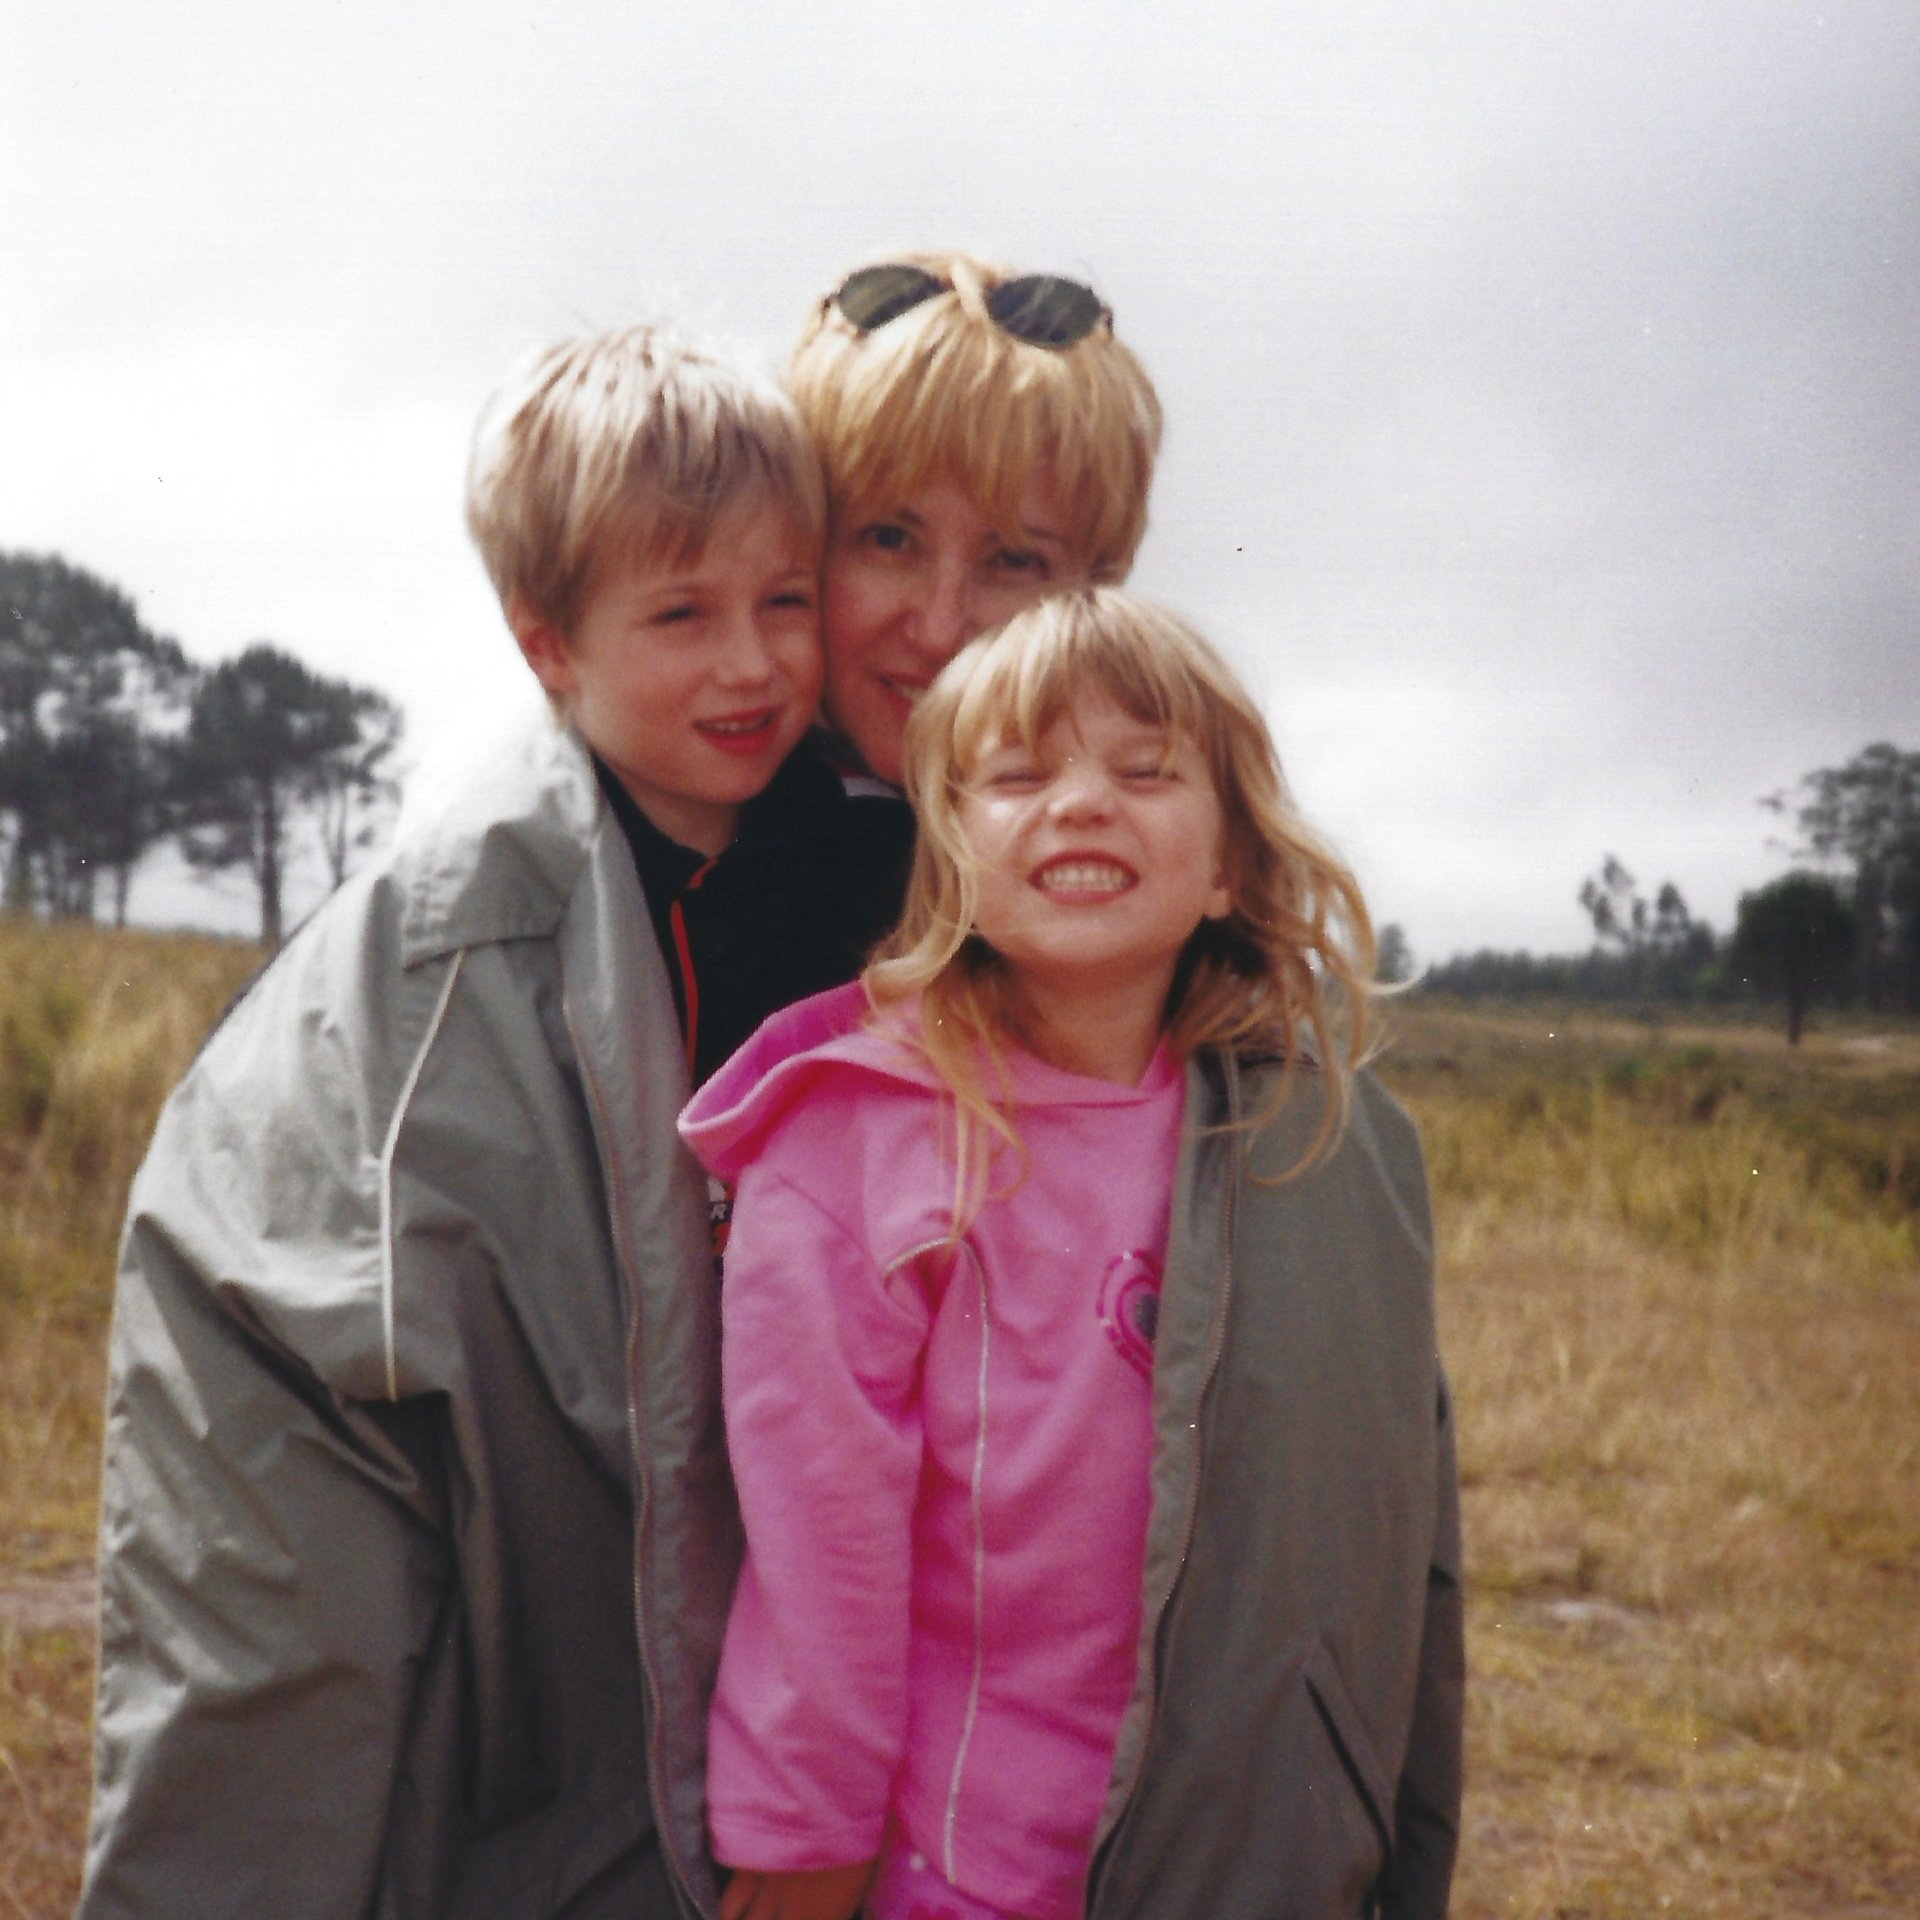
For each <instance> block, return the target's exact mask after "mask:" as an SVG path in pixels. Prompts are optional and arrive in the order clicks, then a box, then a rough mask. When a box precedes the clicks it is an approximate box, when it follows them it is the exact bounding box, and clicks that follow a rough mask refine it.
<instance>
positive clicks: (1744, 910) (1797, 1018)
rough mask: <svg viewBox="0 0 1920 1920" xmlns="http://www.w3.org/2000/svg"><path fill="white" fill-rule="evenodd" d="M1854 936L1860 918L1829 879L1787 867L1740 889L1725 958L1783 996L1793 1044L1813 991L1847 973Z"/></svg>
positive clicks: (1740, 973) (1737, 972)
mask: <svg viewBox="0 0 1920 1920" xmlns="http://www.w3.org/2000/svg"><path fill="white" fill-rule="evenodd" d="M1859 938H1860V923H1859V920H1858V918H1857V916H1856V915H1855V913H1854V911H1853V909H1852V907H1850V906H1849V905H1848V904H1847V902H1846V900H1845V899H1844V898H1843V897H1842V896H1841V894H1840V893H1839V891H1838V890H1837V889H1836V888H1835V887H1834V885H1833V882H1832V881H1830V880H1825V879H1822V878H1821V876H1820V875H1818V874H1815V873H1790V874H1788V875H1787V876H1786V877H1785V878H1784V879H1782V880H1775V881H1774V882H1772V883H1771V884H1770V885H1768V886H1764V887H1762V888H1760V890H1759V891H1758V892H1757V893H1747V894H1742V895H1741V897H1740V913H1739V918H1738V920H1737V921H1736V922H1735V925H1734V930H1733V941H1732V944H1731V946H1730V948H1729V949H1728V954H1727V964H1728V967H1729V968H1730V969H1731V971H1732V972H1733V973H1734V974H1735V975H1736V976H1738V977H1740V978H1742V979H1744V980H1747V981H1748V982H1750V983H1751V984H1752V985H1754V986H1756V987H1758V988H1759V989H1760V990H1761V991H1762V992H1764V993H1778V994H1780V995H1781V996H1782V997H1783V998H1784V999H1785V1001H1786V1006H1787V1041H1788V1043H1789V1045H1792V1046H1796V1047H1797V1046H1798V1045H1799V1044H1800V1035H1801V1033H1802V1032H1803V1031H1804V1030H1805V1027H1806V1023H1807V1009H1808V1008H1809V1007H1810V1006H1811V1005H1812V1004H1813V997H1814V995H1815V994H1816V993H1818V992H1819V991H1820V990H1821V989H1822V988H1825V987H1831V986H1834V985H1836V984H1838V983H1839V982H1840V981H1843V980H1844V979H1845V978H1846V975H1847V970H1848V968H1849V967H1850V966H1851V965H1852V963H1853V957H1854V952H1855V949H1856V948H1857V946H1858V944H1859Z"/></svg>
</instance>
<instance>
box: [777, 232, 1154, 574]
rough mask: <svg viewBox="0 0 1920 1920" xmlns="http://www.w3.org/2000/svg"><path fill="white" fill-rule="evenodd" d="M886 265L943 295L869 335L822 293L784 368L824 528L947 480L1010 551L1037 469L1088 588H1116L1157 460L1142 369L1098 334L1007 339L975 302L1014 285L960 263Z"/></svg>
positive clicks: (981, 267) (919, 259) (1003, 276)
mask: <svg viewBox="0 0 1920 1920" xmlns="http://www.w3.org/2000/svg"><path fill="white" fill-rule="evenodd" d="M887 258H888V259H889V260H891V261H897V262H899V263H900V264H902V265H910V266H917V267H921V268H924V269H925V270H926V271H927V272H929V273H931V274H933V275H935V276H936V277H937V278H939V279H941V280H944V281H946V282H947V285H948V291H947V292H945V293H941V294H937V295H935V296H934V297H933V298H932V299H930V300H925V301H922V302H921V303H920V304H919V305H918V306H916V307H912V308H910V309H909V310H908V311H907V312H905V313H903V314H901V315H900V316H899V317H898V318H897V319H893V320H889V321H887V322H886V323H885V324H884V325H882V326H878V327H875V328H874V329H873V330H872V332H870V333H863V332H862V331H861V330H860V329H859V328H858V327H856V326H855V325H854V324H853V323H852V322H851V321H850V320H848V319H847V318H846V317H845V316H844V315H843V314H842V313H841V312H840V310H839V308H838V307H837V306H836V305H835V304H834V301H833V296H832V295H831V294H828V295H827V296H826V297H825V298H824V299H823V300H822V301H821V302H820V304H819V306H818V307H817V308H816V309H815V310H814V313H813V315H812V317H811V319H810V320H809V321H808V323H807V326H806V328H805V330H804V331H803V332H802V334H801V336H800V343H799V345H798V346H797V347H796V348H795V349H794V353H793V359H792V361H791V362H790V363H789V365H788V368H787V389H788V391H789V392H790V393H791V394H792V395H793V397H794V400H795V401H796V402H797V403H798V405H799V408H800V412H801V415H802V417H803V418H804V419H805V421H806V423H807V426H808V428H809V429H810V430H811V432H812V434H813V437H814V441H815V443H816V444H817V445H818V447H819V449H820V457H821V459H822V460H823V461H824V462H825V464H826V469H827V490H828V494H829V496H830V498H831V502H832V508H833V515H834V519H835V520H836V522H844V521H847V520H853V519H859V518H861V517H863V516H866V515H869V514H874V513H891V512H892V511H893V510H894V509H895V508H897V507H898V506H899V505H900V504H901V502H902V501H904V500H906V499H908V498H909V497H910V496H912V495H913V494H915V493H918V492H919V491H921V490H922V489H923V488H924V487H926V486H928V485H932V484H939V483H942V482H948V483H952V484H955V485H958V486H959V487H960V488H961V489H962V490H963V491H964V492H965V493H966V494H967V496H968V498H969V499H971V500H972V501H973V503H974V505H975V506H977V507H978V508H979V509H980V511H981V513H982V514H984V515H985V516H986V518H987V520H988V521H989V523H990V524H991V525H992V526H993V527H994V528H995V529H996V530H997V531H998V532H999V533H1000V534H1001V536H1002V537H1003V538H1005V539H1007V540H1009V541H1011V542H1013V543H1014V544H1016V545H1020V544H1024V541H1025V536H1024V535H1023V534H1022V533H1021V531H1020V502H1021V497H1022V495H1023V494H1024V493H1025V491H1026V487H1027V483H1028V481H1029V479H1030V477H1031V476H1032V475H1034V474H1035V473H1036V472H1040V471H1044V472H1045V474H1046V475H1047V476H1048V477H1049V478H1050V480H1051V481H1052V484H1053V489H1054V492H1055V495H1056V496H1057V498H1058V500H1059V502H1060V504H1061V507H1062V509H1063V510H1064V512H1065V513H1066V514H1067V516H1068V521H1069V525H1068V528H1067V532H1068V536H1069V539H1070V542H1071V544H1072V546H1073V549H1074V552H1075V556H1076V558H1078V559H1079V560H1080V562H1081V563H1082V564H1083V565H1084V567H1085V569H1086V572H1087V576H1088V578H1089V579H1093V580H1121V579H1124V578H1125V577H1126V574H1127V570H1128V568H1129V567H1131V566H1132V564H1133V556H1134V554H1135V552H1136V551H1137V550H1138V549H1139V546H1140V541H1141V537H1142V536H1143V535H1144V534H1145V532H1146V530H1147V490H1148V487H1149V486H1150V485H1151V483H1152V480H1153V462H1154V456H1155V454H1156V453H1157V452H1158V450H1159V446H1160V401H1159V398H1158V396H1157V395H1156V394H1155V393H1154V390H1153V383H1152V382H1151V381H1150V380H1149V379H1148V378H1147V375H1146V369H1145V368H1143V367H1142V366H1141V364H1140V362H1139V361H1138V360H1136V359H1135V358H1134V356H1133V354H1132V353H1131V352H1130V351H1129V350H1128V348H1127V347H1126V346H1125V345H1124V344H1123V343H1122V342H1121V341H1120V340H1118V339H1116V338H1115V337H1114V333H1113V329H1112V327H1111V325H1110V324H1102V325H1100V326H1098V327H1096V328H1095V329H1094V330H1093V331H1092V332H1091V333H1090V334H1088V335H1087V336H1086V338H1085V339H1083V340H1080V341H1077V342H1075V343H1074V344H1073V345H1072V346H1069V347H1043V346H1034V345H1031V344H1029V343H1028V342H1026V341H1023V340H1017V339H1015V338H1014V336H1013V335H1012V334H1010V333H1007V332H1004V331H1003V330H1002V329H1001V328H1000V327H999V326H998V325H997V324H996V323H995V322H994V321H993V319H992V318H991V317H990V316H989V315H988V313H987V309H986V304H985V302H986V296H987V294H988V293H990V292H991V291H992V290H993V289H994V288H995V287H997V286H999V285H1001V284H1002V283H1003V282H1004V281H1006V280H1008V279H1011V278H1013V277H1014V276H1013V275H1011V274H1009V273H1007V272H1005V271H1004V270H1003V269H1001V268H999V267H993V266H989V265H987V264H986V263H985V262H984V261H981V260H977V259H974V258H973V257H972V256H971V255H969V254H964V253H902V254H893V255H889V256H887Z"/></svg>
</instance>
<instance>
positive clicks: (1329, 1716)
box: [1302, 1640, 1393, 1858]
mask: <svg viewBox="0 0 1920 1920" xmlns="http://www.w3.org/2000/svg"><path fill="white" fill-rule="evenodd" d="M1302 1672H1303V1674H1304V1676H1305V1678H1306V1682H1307V1691H1308V1692H1309V1693H1310V1694H1312V1696H1313V1703H1314V1705H1315V1706H1316V1707H1318V1708H1319V1709H1320V1718H1321V1719H1322V1720H1323V1721H1324V1722H1325V1723H1326V1728H1327V1732H1328V1734H1329V1735H1330V1736H1331V1737H1332V1740H1333V1744H1334V1748H1335V1750H1336V1751H1337V1752H1338V1753H1339V1755H1340V1759H1341V1763H1342V1764H1343V1765H1344V1766H1345V1767H1346V1770H1347V1772H1348V1774H1349V1776H1351V1778H1352V1780H1353V1784H1354V1786H1355V1787H1356V1788H1357V1789H1358V1791H1359V1794H1360V1798H1361V1800H1362V1801H1363V1802H1364V1804H1365V1806H1366V1809H1367V1813H1368V1815H1369V1816H1370V1818H1371V1819H1372V1821H1373V1825H1374V1831H1375V1832H1376V1833H1378V1834H1379V1836H1380V1852H1381V1856H1382V1858H1384V1857H1385V1856H1386V1854H1387V1852H1388V1851H1389V1850H1390V1849H1391V1847H1392V1845H1393V1787H1392V1784H1391V1782H1390V1781H1389V1780H1388V1778H1387V1772H1386V1769H1385V1768H1384V1767H1383V1766H1381V1764H1380V1756H1379V1755H1378V1754H1377V1753H1376V1752H1375V1751H1374V1747H1373V1739H1372V1736H1371V1735H1369V1734H1368V1732H1367V1728H1366V1723H1365V1722H1364V1721H1363V1720H1362V1719H1361V1718H1360V1710H1359V1708H1358V1707H1356V1706H1355V1705H1354V1704H1353V1695H1352V1694H1350V1693H1349V1692H1348V1691H1347V1683H1346V1681H1345V1680H1343V1679H1342V1678H1341V1677H1340V1669H1339V1667H1338V1666H1337V1665H1336V1664H1335V1662H1334V1658H1333V1653H1332V1651H1331V1649H1330V1648H1329V1647H1328V1646H1327V1643H1326V1642H1325V1641H1324V1640H1316V1641H1315V1642H1314V1643H1313V1649H1312V1651H1311V1652H1310V1653H1309V1654H1308V1655H1307V1658H1306V1663H1305V1665H1304V1667H1303V1668H1302Z"/></svg>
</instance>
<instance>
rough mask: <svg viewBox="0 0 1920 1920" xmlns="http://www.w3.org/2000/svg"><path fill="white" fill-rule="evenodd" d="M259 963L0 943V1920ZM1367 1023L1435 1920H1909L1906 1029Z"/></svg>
mask: <svg viewBox="0 0 1920 1920" xmlns="http://www.w3.org/2000/svg"><path fill="white" fill-rule="evenodd" d="M256 958H257V957H256V955H255V954H254V953H253V952H252V951H251V950H250V949H246V948H242V947H236V946H231V945H226V944H222V943H219V942H214V941H209V940H194V939H185V938H157V937H153V936H140V935H124V936H111V935H106V934H95V933H92V932H90V931H88V930H86V929H53V930H48V929H44V928H30V927H15V926H8V925H5V924H0V1916H33V1920H41V1916H48V1915H59V1914H64V1913H66V1912H67V1910H68V1909H69V1907H70V1905H71V1902H72V1898H73V1893H74V1890H75V1886H76V1884H77V1861H78V1852H79V1846H80V1839H81V1830H82V1823H83V1818H84V1802H85V1796H86V1768H87V1756H86V1746H87V1741H86V1714H87V1700H88V1692H89V1687H90V1672H89V1668H90V1660H91V1645H90V1629H89V1626H88V1616H87V1609H86V1604H85V1596H86V1591H87V1573H88V1564H87V1563H88V1557H89V1554H90V1551H91V1546H92V1530H93V1514H92V1507H93V1497H94V1476H95V1471H96V1459H95V1449H96V1444H97V1430H98V1418H99V1404H100V1397H101V1349H102V1344H103V1336H104V1332H105V1327H106V1319H107V1312H108V1301H109V1286H110V1281H109V1275H110V1268H111V1259H112V1247H113V1241H114V1238H115V1234H116V1232H117V1228H118V1220H119V1214H120V1210H121V1205H122V1201H123V1198H124V1193H125V1188H126V1182H127V1180H128V1178H129V1176H130V1174H131V1172H132V1169H133V1167H134V1165H135V1163H136V1162H137V1160H138V1158H139V1155H140V1152H141V1150H142V1147H143V1145H144V1141H145V1137H146V1133H147V1130H148V1128H149V1127H150V1125H151V1120H152V1114H153V1110H154V1108H155V1106H156V1104H157V1102H158V1101H159V1099H160V1097H161V1095H162V1093H163V1091H164V1089H165V1088H166V1086H167V1085H168V1084H169V1083H170V1082H171V1080H172V1079H173V1078H174V1076H175V1075H176V1074H177V1073H178V1071H179V1070H180V1068H181V1067H182V1066H183V1065H184V1063H185V1061H186V1060H187V1058H188V1057H189V1056H190V1054H191V1052H192V1049H193V1047H194V1045H195V1044H196V1043H197V1040H198V1038H199V1035H200V1034H201V1033H202V1031H204V1029H205V1028H206V1026H207V1025H208V1024H209V1023H210V1022H211V1020H212V1019H213V1018H214V1016H215V1015H216V1013H217V1012H218V1010H219V1008H220V1006H221V1005H222V1004H223V1003H224V1001H225V999H226V998H227V996H228V995H229V994H230V993H231V992H232V990H233V989H234V987H235V986H236V985H237V984H238V983H239V982H240V981H241V980H242V979H244V978H245V976H246V975H247V974H248V972H249V971H250V970H251V969H252V967H253V966H254V965H255V964H256ZM1395 1024H1396V1030H1397V1033H1398V1036H1399V1037H1398V1039H1397V1042H1396V1044H1395V1045H1394V1047H1393V1049H1392V1051H1391V1052H1390V1054H1389V1055H1388V1057H1387V1059H1386V1060H1385V1062H1384V1063H1383V1071H1384V1072H1385V1074H1386V1077H1387V1078H1388V1080H1389V1081H1390V1082H1391V1083H1392V1084H1393V1085H1394V1086H1395V1087H1396V1089H1397V1090H1398V1091H1399V1092H1400V1093H1401V1094H1402V1096H1403V1097H1404V1098H1405V1099H1406V1100H1407V1102H1408V1104H1409V1105H1410V1106H1412V1107H1413V1108H1414V1110H1415V1111H1416V1113H1417V1114H1418V1115H1419V1118H1420V1120H1421V1123H1422V1126H1423V1128H1424V1131H1425V1135H1426V1139H1427V1145H1428V1151H1429V1154H1430V1156H1431V1160H1432V1164H1433V1171H1434V1183H1435V1190H1436V1196H1437V1200H1438V1207H1439V1221H1440V1234H1441V1261H1442V1281H1441V1287H1442V1315H1443V1337H1444V1340H1445V1344H1446V1349H1447V1358H1448V1361H1449V1365H1450V1367H1451V1370H1452V1374H1453V1378H1454V1385H1455V1391H1456V1396H1457V1399H1458V1402H1459V1408H1460V1425H1461V1440H1462V1470H1463V1477H1464V1482H1465V1495H1466V1526H1467V1545H1468V1554H1469V1575H1470V1594H1469V1634H1470V1648H1469V1652H1470V1658H1471V1661H1472V1667H1473V1696H1472V1719H1471V1726H1470V1733H1469V1761H1468V1764H1469V1773H1468V1793H1469V1798H1468V1806H1467V1820H1466V1834H1465V1840H1464V1846H1463V1851H1462V1859H1461V1870H1460V1876H1459V1881H1458V1891H1457V1898H1456V1900H1455V1911H1456V1913H1457V1914H1459V1915H1462V1916H1473V1917H1474V1920H1481V1917H1482V1916H1495V1915H1498V1916H1532V1917H1534V1920H1546V1917H1547V1916H1561V1917H1564V1920H1572V1917H1573V1916H1582V1917H1586V1916H1596V1917H1597V1916H1627V1915H1632V1916H1636V1917H1637V1916H1644V1915H1650V1914H1655V1915H1657V1914H1673V1915H1689V1916H1700V1917H1701V1920H1731V1917H1732V1916H1736V1915H1737V1916H1741V1920H1748V1917H1749V1916H1756V1915H1768V1916H1772V1915H1784V1916H1805V1917H1806V1920H1814V1917H1815V1916H1818V1920H1865V1916H1869V1915H1873V1916H1888V1917H1889V1920H1891V1916H1896V1915H1897V1916H1903V1917H1905V1916H1911V1915H1913V1914H1915V1913H1920V1250H1917V1249H1916V1228H1917V1223H1920V1034H1915V1033H1914V1032H1912V1031H1911V1030H1908V1031H1903V1032H1891V1033H1889V1032H1881V1031H1871V1032H1870V1031H1868V1030H1866V1029H1864V1028H1860V1029H1848V1030H1844V1031H1843V1030H1839V1029H1837V1028H1833V1027H1828V1028H1825V1029H1823V1030H1821V1031H1818V1032H1816V1033H1815V1034H1813V1035H1812V1036H1811V1037H1810V1038H1809V1040H1808V1041H1807V1043H1806V1044H1805V1045H1804V1046H1803V1047H1802V1048H1800V1049H1799V1050H1798V1052H1797V1053H1791V1054H1790V1053H1789V1052H1788V1050H1787V1048H1786V1047H1785V1045H1784V1043H1783V1042H1782V1041H1781V1040H1780V1039H1779V1038H1778V1037H1777V1036H1776V1035H1775V1034H1773V1033H1772V1032H1770V1031H1762V1030H1760V1029H1758V1028H1748V1027H1738V1026H1716V1027H1711V1028H1707V1027H1702V1028H1698V1029H1690V1028H1681V1027H1678V1026H1674V1025H1665V1026H1655V1025H1650V1024H1647V1023H1641V1022H1631V1021H1613V1022H1608V1021H1602V1020H1598V1019H1596V1018H1594V1017H1593V1016H1591V1015H1576V1014H1567V1015H1564V1016H1562V1015H1552V1014H1544V1013H1540V1012H1537V1011H1529V1012H1526V1013H1524V1014H1523V1013H1517V1012H1514V1013H1505V1014H1496V1013H1485V1012H1468V1011H1464V1010H1455V1009H1448V1008H1445V1007H1440V1006H1434V1005H1430V1004H1421V1003H1419V1002H1405V1003H1402V1004H1401V1005H1400V1006H1399V1007H1398V1008H1397V1009H1396V1012H1395Z"/></svg>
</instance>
